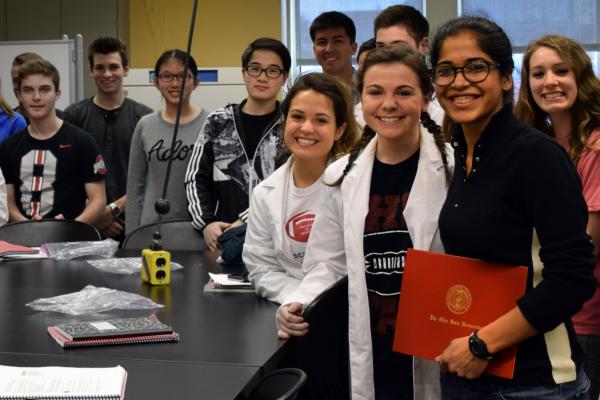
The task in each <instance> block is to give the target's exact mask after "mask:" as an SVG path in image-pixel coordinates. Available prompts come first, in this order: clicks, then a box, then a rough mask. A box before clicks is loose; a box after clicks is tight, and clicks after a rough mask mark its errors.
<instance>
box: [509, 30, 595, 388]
mask: <svg viewBox="0 0 600 400" xmlns="http://www.w3.org/2000/svg"><path fill="white" fill-rule="evenodd" d="M521 77H522V81H521V82H522V84H521V88H520V91H519V102H518V103H517V107H516V109H515V112H516V114H517V116H518V117H519V118H520V119H521V120H522V121H523V122H526V123H528V124H531V125H533V126H534V127H535V128H537V129H539V130H541V131H543V132H545V133H547V134H548V135H549V136H551V137H553V138H554V139H555V140H556V141H557V142H558V143H560V145H561V146H563V148H564V149H565V150H567V152H568V153H569V155H570V156H571V160H572V161H573V164H574V165H575V166H576V167H577V172H578V173H579V177H580V178H581V183H582V186H583V196H584V197H585V200H586V203H587V207H588V212H589V219H588V224H587V232H588V233H589V234H590V236H591V237H592V241H593V243H594V245H595V248H596V269H595V275H596V278H597V279H598V278H600V80H598V78H597V77H596V75H595V73H594V70H593V66H592V61H591V60H590V58H589V56H588V55H587V53H586V52H585V50H584V49H583V48H582V47H581V45H579V44H578V43H577V42H576V41H574V40H573V39H570V38H567V37H565V36H559V35H548V36H543V37H541V38H539V39H536V40H534V41H533V42H532V43H531V44H530V45H529V46H528V47H527V50H526V51H525V55H524V57H523V67H522V69H521ZM573 325H574V327H575V332H577V338H578V339H579V341H580V343H581V345H582V347H583V351H584V363H583V365H584V368H585V371H586V373H587V374H588V376H589V377H590V381H591V384H592V385H591V388H590V393H589V395H590V399H596V398H598V395H599V394H600V283H598V286H597V287H596V292H595V293H594V296H593V297H592V299H590V300H589V301H588V302H587V303H585V304H584V306H583V308H582V309H581V311H580V312H579V313H577V314H576V315H575V316H574V317H573Z"/></svg>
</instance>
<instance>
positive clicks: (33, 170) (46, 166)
mask: <svg viewBox="0 0 600 400" xmlns="http://www.w3.org/2000/svg"><path fill="white" fill-rule="evenodd" d="M0 166H1V167H2V173H3V174H4V177H5V179H6V183H7V184H12V185H14V188H15V201H16V204H17V207H18V208H19V210H20V211H21V213H22V214H23V215H24V216H25V217H27V218H31V217H32V216H33V215H35V214H39V215H41V216H42V217H44V218H53V217H55V216H56V215H58V214H62V215H63V216H64V217H65V218H66V219H74V218H76V217H77V216H78V215H79V214H81V213H82V212H83V210H84V209H85V203H86V199H87V195H86V192H85V184H86V183H89V182H96V181H101V180H103V179H104V177H105V175H106V166H105V164H104V159H103V158H102V155H101V154H100V150H99V149H98V145H97V144H96V142H95V141H94V139H93V138H92V137H91V136H90V135H89V134H88V133H86V132H85V131H83V130H81V129H79V128H77V127H75V126H74V125H71V124H69V123H68V122H63V125H62V126H61V127H60V129H59V130H58V132H56V134H55V135H54V136H52V137H51V138H50V139H47V140H37V139H34V138H33V137H31V135H29V132H28V130H27V129H25V130H23V131H21V132H19V133H17V134H15V135H12V136H11V137H9V138H8V139H6V140H5V141H4V142H2V144H1V145H0Z"/></svg>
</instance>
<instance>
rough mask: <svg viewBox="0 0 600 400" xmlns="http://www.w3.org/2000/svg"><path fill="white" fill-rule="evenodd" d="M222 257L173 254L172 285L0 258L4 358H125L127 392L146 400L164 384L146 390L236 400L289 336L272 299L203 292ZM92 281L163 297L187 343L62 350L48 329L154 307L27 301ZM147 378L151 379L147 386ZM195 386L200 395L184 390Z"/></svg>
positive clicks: (164, 315)
mask: <svg viewBox="0 0 600 400" xmlns="http://www.w3.org/2000/svg"><path fill="white" fill-rule="evenodd" d="M120 255H122V256H138V255H139V253H137V252H135V253H127V252H121V254H120ZM215 258H216V254H214V253H192V252H177V253H174V254H173V260H174V261H176V262H179V263H180V264H182V265H183V266H184V269H183V270H181V271H174V272H172V274H171V284H170V285H168V286H150V285H148V284H145V283H142V282H141V280H140V277H139V275H132V276H128V275H125V276H124V275H117V274H110V273H105V272H101V271H99V270H97V269H95V268H93V267H92V266H90V265H89V264H87V263H86V262H85V261H56V260H28V261H25V260H22V261H5V262H1V263H0V321H2V328H3V329H0V364H6V365H23V366H25V365H32V366H34V365H64V366H79V365H80V366H94V365H97V366H106V365H116V364H121V365H123V366H124V367H125V369H127V371H128V373H129V379H128V385H127V396H128V397H127V398H128V399H137V398H141V397H138V394H139V395H142V394H143V396H144V397H143V398H145V399H153V398H156V399H159V398H165V397H164V396H161V395H159V393H161V390H150V389H148V387H157V388H158V387H161V388H163V389H164V390H162V393H166V392H168V393H172V394H173V393H177V394H178V395H177V396H176V398H178V399H184V398H187V397H188V396H189V397H190V398H200V397H201V398H207V399H231V398H233V397H234V396H231V395H232V394H237V393H240V391H242V389H243V388H244V386H245V385H246V384H247V383H248V382H249V381H251V380H252V381H255V380H257V379H258V378H259V377H260V376H261V375H262V372H263V370H264V369H269V368H270V367H272V366H273V365H274V364H275V363H276V362H277V360H278V358H279V357H280V356H281V353H282V352H281V351H280V349H281V348H282V346H283V344H284V342H283V341H280V340H278V339H277V331H276V327H275V318H274V315H275V311H276V309H277V306H276V305H275V304H273V303H270V302H268V301H266V300H263V299H260V298H258V297H257V296H255V295H253V294H242V293H238V294H229V293H203V287H204V284H205V283H206V282H207V281H208V271H211V272H221V267H220V266H219V265H218V264H217V263H216V262H215ZM227 272H230V271H227ZM86 285H94V286H97V287H108V288H112V289H118V290H123V291H127V292H132V293H139V294H142V295H144V296H146V297H149V298H151V299H152V300H154V301H155V302H157V303H161V304H164V305H165V307H164V308H163V309H160V310H158V311H157V312H156V315H157V316H158V318H159V319H160V320H161V321H163V322H165V323H166V324H169V325H171V326H173V328H174V329H175V331H176V332H178V333H179V334H180V336H181V339H180V342H179V343H153V344H140V345H122V346H107V347H90V348H79V349H66V350H65V349H62V348H61V347H60V346H59V345H58V344H57V343H56V342H54V340H53V339H52V338H51V337H50V336H49V335H48V334H47V332H46V328H47V327H48V326H51V325H55V324H56V323H58V322H70V321H81V320H90V319H108V318H115V317H116V318H118V317H124V316H137V315H148V314H149V311H147V310H135V311H124V310H113V311H111V312H105V313H101V314H95V315H93V316H69V315H65V314H59V313H54V312H37V311H33V310H32V309H30V308H29V307H26V306H25V304H26V303H28V302H30V301H33V300H35V299H38V298H42V297H52V296H57V295H60V294H65V293H70V292H75V291H79V290H81V289H82V288H83V287H85V286H86ZM142 375H143V376H144V378H143V379H140V378H141V376H142ZM161 377H162V379H161ZM144 381H147V382H149V381H152V382H151V384H150V386H148V387H146V386H143V387H140V386H139V385H140V384H142V385H144V383H142V382H144ZM221 386H225V387H224V388H221V389H223V390H225V389H226V390H225V392H223V393H220V392H218V391H217V392H215V391H211V390H212V389H215V388H217V387H221ZM192 387H193V388H195V391H194V393H195V395H194V396H192V393H188V392H187V388H192ZM211 388H212V389H211ZM165 390H166V392H165ZM209 392H210V393H211V395H210V396H209V395H208V393H209ZM203 393H204V394H205V395H206V397H204V394H203ZM198 396H200V397H198Z"/></svg>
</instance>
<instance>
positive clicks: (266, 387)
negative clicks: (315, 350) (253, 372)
mask: <svg viewBox="0 0 600 400" xmlns="http://www.w3.org/2000/svg"><path fill="white" fill-rule="evenodd" d="M305 383H306V374H305V373H304V371H302V370H301V369H298V368H282V369H277V370H275V371H272V372H270V373H269V374H267V375H266V376H265V377H263V378H262V379H261V380H260V382H258V384H257V385H256V386H255V387H254V388H253V389H252V391H251V392H250V394H249V395H248V397H247V398H246V399H247V400H294V399H295V398H296V397H297V396H298V393H299V392H300V389H302V387H303V386H304V384H305Z"/></svg>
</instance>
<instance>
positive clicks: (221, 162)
mask: <svg viewBox="0 0 600 400" xmlns="http://www.w3.org/2000/svg"><path fill="white" fill-rule="evenodd" d="M244 102H245V100H244ZM244 102H242V103H241V104H228V105H227V106H225V108H222V109H219V110H216V111H214V112H212V113H211V114H210V115H209V116H208V117H207V119H206V123H205V124H204V127H203V128H202V130H201V131H200V134H199V135H198V140H197V141H196V145H195V146H194V152H193V153H192V157H191V159H190V163H189V165H188V168H187V172H186V174H185V190H186V194H187V198H188V209H189V211H190V214H191V216H192V219H193V221H192V225H193V226H194V227H195V228H196V229H199V230H202V229H204V227H205V226H206V225H208V224H210V223H211V222H213V221H225V222H233V221H235V220H236V219H238V218H242V219H243V220H245V219H246V217H247V212H248V205H249V200H250V195H251V194H252V189H253V188H254V187H255V186H256V185H258V183H260V182H261V181H262V180H263V179H265V178H266V177H268V176H269V175H271V173H273V171H275V170H276V169H277V167H279V166H280V165H281V164H282V163H283V162H284V161H285V150H284V148H285V146H284V141H283V131H282V129H283V127H282V118H281V115H278V116H277V117H276V118H275V119H274V120H273V121H272V122H271V123H269V124H268V125H267V128H266V130H265V132H263V133H262V134H261V139H260V142H259V144H258V146H257V148H256V151H255V153H254V154H246V150H245V146H244V144H245V141H246V135H247V134H251V133H246V132H244V128H243V125H242V123H241V117H240V109H241V107H243V105H244ZM277 107H279V104H277ZM252 134H255V133H252Z"/></svg>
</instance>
